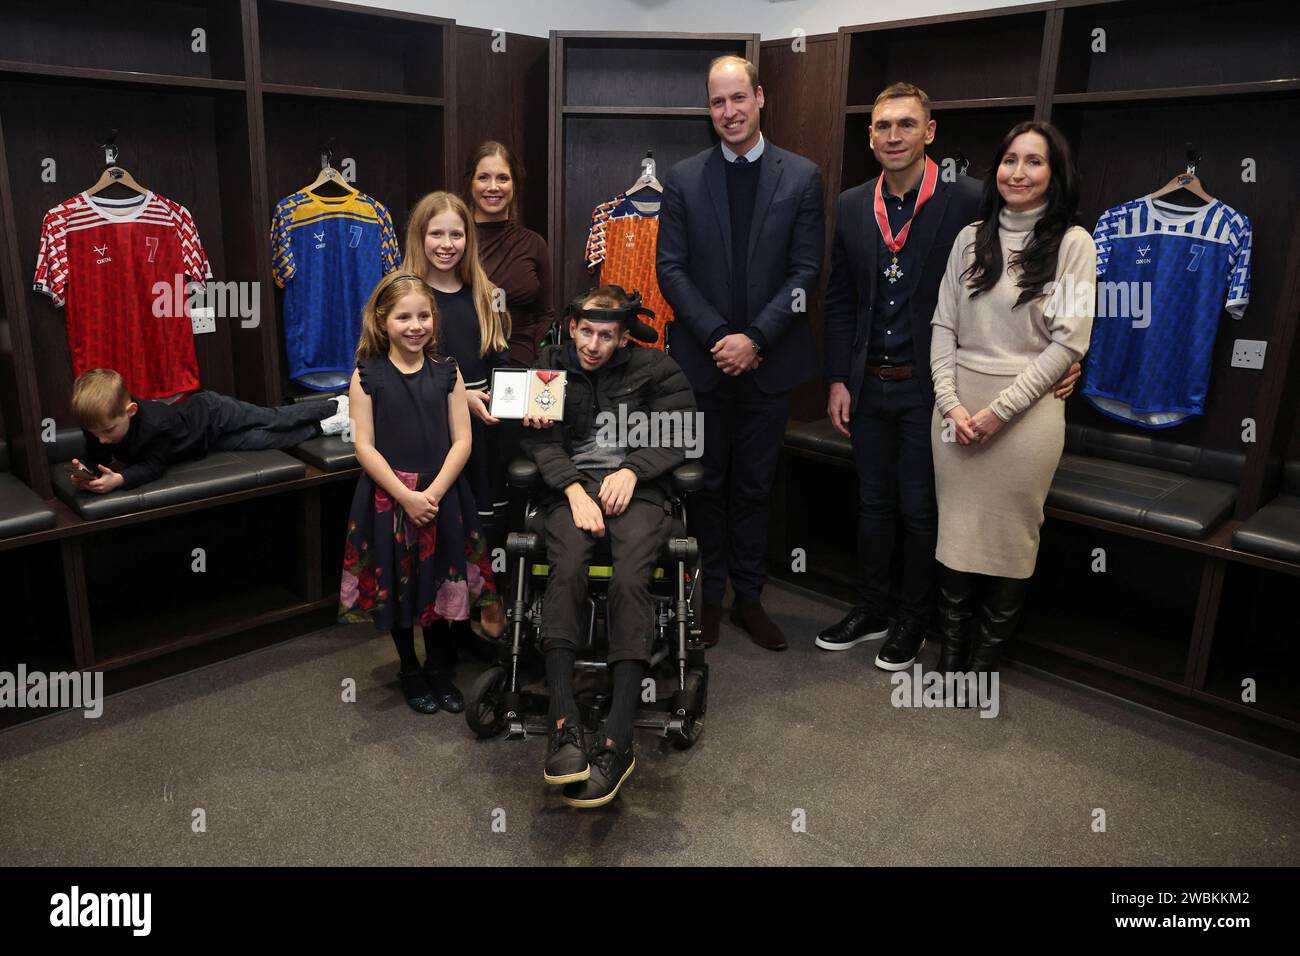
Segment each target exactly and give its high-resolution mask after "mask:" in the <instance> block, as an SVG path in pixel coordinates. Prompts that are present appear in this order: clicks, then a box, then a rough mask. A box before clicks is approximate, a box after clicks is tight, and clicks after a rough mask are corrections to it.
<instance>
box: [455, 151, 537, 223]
mask: <svg viewBox="0 0 1300 956" xmlns="http://www.w3.org/2000/svg"><path fill="white" fill-rule="evenodd" d="M489 156H500V157H501V158H502V159H503V160H505V164H506V168H507V169H509V170H510V181H511V183H512V185H513V188H514V197H513V198H512V199H511V200H510V209H509V211H508V212H507V213H506V218H508V219H518V218H519V217H518V215H516V212H517V210H518V209H519V193H520V191H521V190H522V189H523V183H524V167H523V164H522V163H521V162H520V160H519V158H518V157H517V156H515V154H514V153H512V152H511V151H510V147H509V146H507V145H506V144H505V143H502V142H499V141H498V140H495V139H485V140H483V142H481V143H479V144H478V145H477V146H475V147H474V151H473V152H472V153H470V154H469V157H468V158H467V159H466V160H465V179H464V182H463V184H462V187H461V191H462V193H463V197H462V198H464V200H465V202H466V204H467V205H469V207H470V208H471V209H473V208H474V174H475V173H476V172H478V164H479V163H481V162H483V160H485V159H487V158H488V157H489Z"/></svg>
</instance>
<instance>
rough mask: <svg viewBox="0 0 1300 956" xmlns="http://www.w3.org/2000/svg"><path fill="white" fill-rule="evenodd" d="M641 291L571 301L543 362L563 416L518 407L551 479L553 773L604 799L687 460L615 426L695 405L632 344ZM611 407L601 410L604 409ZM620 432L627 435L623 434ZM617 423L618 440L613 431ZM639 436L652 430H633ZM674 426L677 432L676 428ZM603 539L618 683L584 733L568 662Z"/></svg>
mask: <svg viewBox="0 0 1300 956" xmlns="http://www.w3.org/2000/svg"><path fill="white" fill-rule="evenodd" d="M638 314H647V313H646V312H645V310H643V309H641V307H640V296H638V295H636V294H635V293H633V294H632V295H628V294H627V293H625V292H624V291H623V290H622V289H620V288H619V287H618V286H608V285H607V286H602V287H600V288H598V289H595V290H593V291H591V292H589V293H587V294H586V295H585V296H582V297H581V298H579V299H578V300H577V301H575V302H574V304H573V305H572V306H570V317H569V334H570V336H571V340H570V341H568V342H564V343H561V344H558V345H548V346H546V347H545V348H544V349H543V350H542V352H541V354H540V355H539V357H538V367H539V368H551V369H564V370H565V371H566V373H567V374H566V376H565V378H566V380H567V384H566V388H565V396H564V420H563V421H562V422H561V423H560V424H559V426H558V427H554V428H552V427H549V426H550V424H551V423H549V422H547V423H542V422H539V421H537V420H535V419H531V418H526V419H525V420H524V424H525V425H526V426H528V427H527V428H525V430H524V436H523V439H522V441H521V446H522V449H523V451H524V453H525V454H526V455H528V456H529V457H530V458H531V459H532V460H533V461H534V462H535V463H536V465H537V467H538V470H539V472H540V475H541V479H542V482H543V484H544V485H545V486H546V492H545V497H544V498H543V501H542V504H541V509H542V511H543V512H544V513H545V516H546V517H545V529H546V551H547V554H548V556H549V560H550V571H549V574H548V579H547V585H546V592H545V595H544V597H543V600H542V609H543V610H542V624H541V638H542V650H543V654H544V660H545V665H546V683H547V689H548V692H549V695H550V713H549V720H548V727H549V728H550V747H549V749H548V754H547V758H546V767H545V778H546V782H547V783H551V784H563V785H565V787H564V802H565V803H566V804H568V805H569V806H574V807H598V806H603V805H604V804H606V803H609V802H610V801H611V800H613V799H614V797H615V796H617V795H618V791H619V788H620V787H621V786H622V785H623V783H624V782H625V781H626V780H627V779H628V777H629V776H631V774H632V771H633V769H635V767H636V759H635V756H634V754H633V747H632V727H633V720H634V717H635V714H636V710H637V704H638V700H639V694H640V689H641V681H642V679H643V678H644V677H645V675H646V673H647V668H648V664H649V661H650V652H651V644H652V642H653V639H654V622H655V616H654V608H653V602H652V599H651V592H650V581H651V575H652V573H653V571H654V568H655V563H656V559H657V557H658V555H659V554H660V552H661V550H662V549H663V547H664V545H665V543H666V542H667V540H668V537H669V535H670V532H671V527H672V525H671V518H670V509H669V498H670V496H671V493H672V487H671V475H672V470H673V468H675V467H676V466H678V465H680V464H681V463H682V462H683V461H684V460H685V451H684V448H683V444H682V442H680V441H678V442H670V443H668V444H670V445H674V446H675V447H663V443H662V442H660V443H658V446H657V447H640V446H641V445H643V444H645V443H641V442H636V441H633V442H631V443H629V437H632V438H635V436H636V431H635V429H632V428H627V429H620V428H611V427H610V423H611V422H612V423H626V422H636V421H638V420H646V419H649V418H650V416H651V415H653V414H654V413H657V412H677V413H678V415H679V416H680V417H681V418H684V417H685V416H686V415H689V414H691V413H693V412H694V410H695V395H694V393H693V392H692V391H691V386H690V383H689V382H688V381H687V380H686V376H685V375H684V374H683V373H682V371H681V369H680V368H678V366H677V363H676V362H674V361H673V360H672V359H671V358H669V357H668V356H667V355H666V354H665V353H663V352H661V351H659V350H658V349H649V348H637V347H635V346H632V347H629V346H628V339H629V336H630V333H631V331H632V329H633V328H634V326H639V325H640V322H639V320H638V319H637V318H636V316H637V315H638ZM602 413H608V414H602ZM624 430H625V431H626V432H627V434H623V433H622V432H623V431H624ZM611 431H613V432H616V433H617V437H616V438H614V440H611V434H610V433H611ZM641 433H642V434H645V433H646V429H641ZM678 437H680V436H678ZM599 538H607V539H608V541H609V545H610V550H611V552H612V557H613V561H612V564H613V569H614V570H613V576H612V579H611V581H610V584H609V593H608V601H607V610H608V614H607V618H608V627H607V630H608V636H609V657H608V665H609V671H610V674H611V677H612V684H613V689H612V693H611V698H610V707H609V712H608V716H607V718H606V720H605V725H604V728H603V730H602V731H601V732H600V733H599V734H597V735H596V736H595V739H594V740H589V739H588V735H587V734H586V732H585V731H584V729H583V727H582V723H581V716H580V714H579V711H578V705H577V702H576V700H575V697H574V689H573V670H574V660H575V655H576V651H577V647H578V635H579V628H580V627H582V628H584V633H585V627H586V624H585V615H584V614H583V613H582V611H583V606H584V603H585V601H586V598H587V571H588V565H589V564H590V562H591V557H592V553H593V551H594V549H595V547H596V543H597V539H599Z"/></svg>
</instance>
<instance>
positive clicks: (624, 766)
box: [564, 743, 636, 810]
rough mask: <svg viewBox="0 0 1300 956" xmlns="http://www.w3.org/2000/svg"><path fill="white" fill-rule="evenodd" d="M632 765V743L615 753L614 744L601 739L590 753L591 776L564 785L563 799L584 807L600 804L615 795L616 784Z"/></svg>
mask: <svg viewBox="0 0 1300 956" xmlns="http://www.w3.org/2000/svg"><path fill="white" fill-rule="evenodd" d="M635 769H636V756H635V755H634V754H633V752H632V745H631V744H628V745H627V750H624V751H623V752H622V753H619V752H618V750H617V749H615V748H614V747H610V746H608V745H607V744H604V743H602V744H601V745H600V746H599V747H597V748H596V752H595V753H594V754H592V755H591V776H590V778H589V779H587V780H584V781H583V782H582V783H571V784H569V785H568V786H567V787H565V788H564V802H565V803H566V804H568V805H569V806H571V807H579V808H581V809H584V810H587V809H590V808H591V807H603V806H604V805H605V804H607V803H609V802H610V801H611V800H613V799H614V798H615V797H617V796H618V789H619V787H621V786H623V783H624V781H626V780H627V778H628V777H630V776H632V771H633V770H635Z"/></svg>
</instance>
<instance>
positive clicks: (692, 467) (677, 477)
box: [673, 461, 704, 492]
mask: <svg viewBox="0 0 1300 956" xmlns="http://www.w3.org/2000/svg"><path fill="white" fill-rule="evenodd" d="M673 487H674V488H676V489H677V490H678V491H681V492H687V491H699V489H700V488H702V487H704V466H703V465H702V464H700V463H699V462H698V461H688V462H684V463H683V464H680V465H678V466H677V467H676V468H674V469H673Z"/></svg>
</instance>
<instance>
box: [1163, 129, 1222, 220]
mask: <svg viewBox="0 0 1300 956" xmlns="http://www.w3.org/2000/svg"><path fill="white" fill-rule="evenodd" d="M1200 160H1201V154H1200V153H1199V152H1197V150H1196V149H1195V147H1193V146H1192V145H1191V144H1190V143H1188V144H1187V169H1186V170H1185V171H1184V172H1181V173H1179V174H1178V175H1177V176H1175V177H1174V178H1173V179H1171V180H1169V182H1167V183H1165V184H1164V185H1163V186H1161V187H1160V188H1159V189H1157V190H1156V191H1155V192H1153V193H1152V194H1151V198H1152V199H1153V200H1154V199H1159V198H1161V197H1162V196H1168V195H1170V194H1172V193H1176V192H1179V191H1182V192H1186V193H1189V194H1191V195H1192V196H1195V197H1196V198H1197V199H1199V200H1201V203H1202V204H1203V205H1206V206H1208V205H1209V204H1210V203H1212V202H1214V201H1215V199H1214V197H1213V196H1211V195H1210V194H1209V193H1207V192H1206V191H1205V187H1204V186H1202V185H1201V179H1200V177H1199V176H1197V175H1196V164H1197V163H1198V162H1200Z"/></svg>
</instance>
